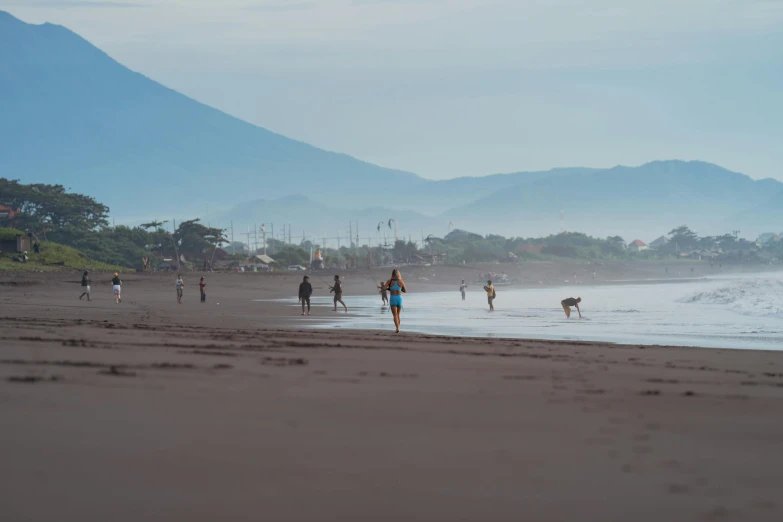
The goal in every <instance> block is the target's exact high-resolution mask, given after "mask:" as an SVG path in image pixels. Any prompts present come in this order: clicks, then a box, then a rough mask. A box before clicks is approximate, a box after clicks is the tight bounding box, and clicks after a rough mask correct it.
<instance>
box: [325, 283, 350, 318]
mask: <svg viewBox="0 0 783 522" xmlns="http://www.w3.org/2000/svg"><path fill="white" fill-rule="evenodd" d="M329 292H330V293H334V309H332V312H336V311H337V303H340V304H341V305H343V307H345V311H346V312H347V311H348V307H347V306H346V305H345V303H344V302H343V284H342V282H341V281H340V276H338V275H336V276H334V286H330V287H329Z"/></svg>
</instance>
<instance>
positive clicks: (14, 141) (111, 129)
mask: <svg viewBox="0 0 783 522" xmlns="http://www.w3.org/2000/svg"><path fill="white" fill-rule="evenodd" d="M0 112H2V114H3V117H2V118H0V172H2V173H3V175H5V176H6V177H10V178H19V179H22V180H23V181H27V182H33V181H34V182H49V183H51V182H58V181H59V182H62V180H63V179H65V180H66V182H67V185H68V186H69V187H72V188H73V190H75V191H80V192H84V193H88V194H91V195H93V196H94V197H96V198H97V199H99V200H101V201H103V202H105V203H106V204H108V205H109V206H110V207H111V208H112V210H113V211H114V213H115V215H118V216H133V215H139V214H146V212H147V210H146V209H143V210H142V209H140V208H139V204H140V203H143V204H144V205H145V206H146V207H153V206H156V205H165V206H166V207H167V209H172V207H173V208H190V207H191V206H192V207H193V208H198V206H197V205H193V203H196V204H198V203H201V202H204V201H208V202H212V203H213V204H221V203H222V204H231V203H234V202H236V201H242V200H247V199H251V198H253V197H256V198H258V197H280V196H284V195H288V194H291V193H296V192H303V191H305V190H306V191H311V192H317V193H318V194H320V195H321V196H325V197H329V198H334V197H339V196H341V195H342V194H343V192H344V189H343V188H342V187H344V186H345V185H346V184H354V185H356V187H357V190H356V192H355V194H357V195H362V194H364V195H366V196H371V195H372V194H375V193H377V192H378V191H379V190H381V189H382V188H383V187H385V186H388V185H389V184H390V182H392V181H394V182H395V183H403V182H404V183H405V184H406V186H411V187H415V186H416V185H417V183H421V182H423V181H422V180H420V179H419V178H418V177H416V176H415V175H413V174H410V173H405V172H401V171H394V170H390V169H384V168H381V167H377V166H375V165H371V164H368V163H365V162H362V161H359V160H356V159H354V158H351V157H349V156H346V155H344V154H336V153H332V152H327V151H323V150H320V149H317V148H315V147H312V146H310V145H307V144H305V143H301V142H298V141H295V140H291V139H288V138H286V137H284V136H280V135H278V134H275V133H273V132H270V131H268V130H266V129H263V128H260V127H256V126H254V125H251V124H249V123H246V122H243V121H241V120H239V119H237V118H234V117H231V116H229V115H227V114H224V113H222V112H220V111H217V110H215V109H212V108H210V107H207V106H205V105H202V104H200V103H198V102H196V101H194V100H192V99H190V98H187V97H186V96H184V95H182V94H179V93H177V92H175V91H172V90H170V89H168V88H166V87H164V86H162V85H160V84H158V83H156V82H154V81H152V80H150V79H148V78H146V77H144V76H142V75H141V74H137V73H135V72H133V71H131V70H129V69H127V68H125V67H123V66H122V65H120V64H119V63H117V62H116V61H114V60H113V59H111V58H110V57H109V56H108V55H106V54H105V53H103V52H102V51H100V50H99V49H97V48H96V47H94V46H93V45H91V44H90V43H89V42H87V41H85V40H84V39H82V38H81V37H79V36H78V35H76V34H74V33H72V32H71V31H69V30H68V29H66V28H64V27H61V26H57V25H51V24H44V25H30V24H26V23H23V22H21V21H19V20H17V19H16V18H14V17H13V16H11V15H10V14H8V13H5V12H0ZM153 187H154V189H155V190H150V188H153ZM193 187H197V190H195V191H194V190H193ZM177 189H180V190H185V191H186V192H181V193H180V194H179V195H174V194H172V191H174V190H177ZM191 192H195V194H193V195H190V193H191Z"/></svg>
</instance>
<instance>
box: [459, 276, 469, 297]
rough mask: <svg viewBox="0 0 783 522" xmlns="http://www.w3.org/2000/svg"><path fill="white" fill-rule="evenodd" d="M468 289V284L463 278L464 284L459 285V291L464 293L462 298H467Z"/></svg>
mask: <svg viewBox="0 0 783 522" xmlns="http://www.w3.org/2000/svg"><path fill="white" fill-rule="evenodd" d="M467 290H468V285H466V284H465V280H464V279H463V280H462V284H461V285H459V293H461V294H462V300H463V301H464V300H465V292H466V291H467Z"/></svg>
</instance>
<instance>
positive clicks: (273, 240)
mask: <svg viewBox="0 0 783 522" xmlns="http://www.w3.org/2000/svg"><path fill="white" fill-rule="evenodd" d="M264 244H266V239H265V240H264ZM272 253H273V254H274V253H275V224H274V223H272Z"/></svg>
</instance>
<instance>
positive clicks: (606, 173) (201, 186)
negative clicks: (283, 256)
mask: <svg viewBox="0 0 783 522" xmlns="http://www.w3.org/2000/svg"><path fill="white" fill-rule="evenodd" d="M0 115H2V117H0V176H2V177H7V178H12V179H21V180H22V181H23V182H45V183H62V184H64V185H65V186H66V187H69V188H71V189H72V190H74V191H78V192H83V193H86V194H89V195H91V196H94V197H96V198H97V199H98V200H100V201H101V202H104V203H106V204H108V205H109V206H110V207H111V208H112V214H113V216H115V217H117V218H119V219H120V221H123V220H125V221H126V222H133V221H136V222H138V221H140V220H143V219H147V218H151V217H161V218H167V217H174V216H178V217H194V216H201V217H208V216H207V213H206V206H207V205H209V207H210V209H212V212H211V213H210V215H212V216H216V217H217V218H218V219H230V220H233V221H234V222H235V225H236V226H238V227H242V226H247V225H249V224H253V223H255V222H268V223H269V222H278V223H281V224H282V223H292V224H293V223H301V224H302V225H303V226H304V225H307V229H308V233H312V234H314V235H321V234H322V233H327V234H328V233H331V232H332V231H333V230H334V229H335V228H339V227H342V228H346V226H347V221H349V220H354V221H355V220H359V221H360V222H361V223H360V226H361V228H362V230H365V227H368V228H372V227H375V226H376V224H377V222H378V221H383V220H388V219H389V218H391V217H393V216H398V217H399V223H398V225H399V227H400V230H401V231H402V233H403V235H405V234H408V233H410V234H412V235H413V236H416V235H417V234H429V233H434V234H436V235H443V234H444V233H445V232H446V231H447V230H448V224H449V222H454V224H455V226H457V227H460V228H463V229H470V230H475V231H476V232H480V233H499V234H505V235H509V236H533V235H541V234H548V233H555V232H558V231H559V230H560V228H561V225H560V209H561V207H562V208H563V212H564V214H565V228H566V229H567V230H579V231H584V232H588V233H591V234H595V235H607V234H612V235H614V234H621V235H623V236H627V237H626V239H629V240H630V239H635V238H636V237H641V238H644V237H647V238H649V239H652V238H654V237H658V236H660V235H661V234H662V233H665V232H667V231H668V230H670V229H671V228H673V227H674V226H677V225H680V224H683V223H687V224H689V225H691V226H692V227H693V228H694V229H696V230H698V231H699V232H700V233H702V234H712V233H723V232H727V231H729V230H731V229H736V228H737V227H740V228H741V229H743V228H744V229H746V230H745V232H747V233H749V234H753V233H757V232H756V231H758V232H763V231H766V230H767V229H769V230H773V229H774V230H777V229H779V228H780V226H779V225H780V220H781V217H782V215H783V209H782V208H781V207H782V206H783V184H782V183H780V182H778V181H775V180H772V179H766V180H759V181H755V180H752V179H750V178H749V177H747V176H745V175H743V174H739V173H735V172H731V171H728V170H726V169H723V168H721V167H718V166H716V165H711V164H709V163H704V162H686V161H656V162H652V163H648V164H645V165H642V166H639V167H625V166H618V167H614V168H611V169H592V168H581V167H576V168H563V169H552V170H550V171H543V172H518V173H511V174H496V175H491V176H485V177H467V178H457V179H450V180H444V181H431V180H426V179H423V178H421V177H419V176H417V175H415V174H412V173H409V172H404V171H400V170H394V169H388V168H384V167H379V166H376V165H372V164H370V163H366V162H364V161H361V160H358V159H355V158H352V157H350V156H347V155H345V154H339V153H334V152H329V151H325V150H321V149H318V148H316V147H313V146H311V145H308V144H306V143H302V142H299V141H296V140H293V139H290V138H287V137H284V136H281V135H279V134H276V133H274V132H271V131H269V130H267V129H263V128H261V127H257V126H255V125H251V124H249V123H247V122H244V121H241V120H239V119H237V118H235V117H233V116H230V115H227V114H225V113H222V112H220V111H218V110H216V109H213V108H210V107H208V106H206V105H203V104H201V103H199V102H197V101H195V100H192V99H190V98H188V97H186V96H184V95H182V94H180V93H177V92H175V91H173V90H171V89H168V88H166V87H164V86H162V85H160V84H158V83H156V82H154V81H152V80H150V79H148V78H146V77H145V76H143V75H141V74H138V73H135V72H133V71H131V70H129V69H127V68H126V67H124V66H122V65H121V64H119V63H118V62H116V61H115V60H113V59H112V58H110V57H109V56H108V55H106V54H105V53H104V52H103V51H101V50H99V49H98V48H96V47H95V46H93V45H92V44H90V43H89V42H87V41H86V40H84V39H83V38H81V37H80V36H78V35H76V34H75V33H73V32H71V31H69V30H68V29H66V28H64V27H61V26H57V25H52V24H43V25H30V24H26V23H24V22H22V21H20V20H17V19H16V18H14V17H13V16H11V15H10V14H8V13H5V12H3V11H0ZM292 196H297V197H292ZM298 196H301V197H298ZM223 225H224V226H225V225H226V223H223Z"/></svg>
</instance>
